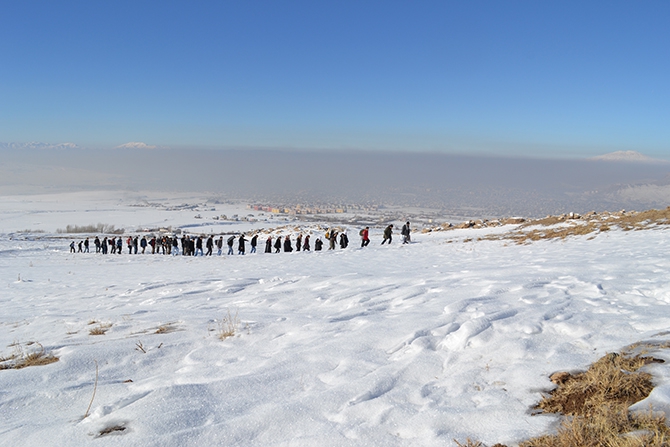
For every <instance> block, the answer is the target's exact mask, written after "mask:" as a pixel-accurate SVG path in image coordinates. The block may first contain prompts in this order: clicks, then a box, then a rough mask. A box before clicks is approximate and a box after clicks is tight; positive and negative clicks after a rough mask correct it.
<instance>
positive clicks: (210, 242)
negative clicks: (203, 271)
mask: <svg viewBox="0 0 670 447" xmlns="http://www.w3.org/2000/svg"><path fill="white" fill-rule="evenodd" d="M206 246H207V256H212V250H214V238H213V237H212V236H211V235H210V236H209V237H208V238H207V244H206Z"/></svg>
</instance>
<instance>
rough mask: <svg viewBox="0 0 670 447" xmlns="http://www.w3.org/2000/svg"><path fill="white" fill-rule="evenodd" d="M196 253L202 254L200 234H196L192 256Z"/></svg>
mask: <svg viewBox="0 0 670 447" xmlns="http://www.w3.org/2000/svg"><path fill="white" fill-rule="evenodd" d="M198 253H200V256H202V253H203V252H202V236H198V238H197V239H196V240H195V254H194V255H193V256H198Z"/></svg>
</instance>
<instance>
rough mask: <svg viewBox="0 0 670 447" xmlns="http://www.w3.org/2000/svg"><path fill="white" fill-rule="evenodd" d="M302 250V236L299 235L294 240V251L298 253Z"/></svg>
mask: <svg viewBox="0 0 670 447" xmlns="http://www.w3.org/2000/svg"><path fill="white" fill-rule="evenodd" d="M301 248H302V234H299V235H298V237H297V238H295V251H300V249H301Z"/></svg>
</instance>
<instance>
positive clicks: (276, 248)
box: [275, 236, 281, 253]
mask: <svg viewBox="0 0 670 447" xmlns="http://www.w3.org/2000/svg"><path fill="white" fill-rule="evenodd" d="M280 251H281V236H277V240H276V241H275V253H279V252H280Z"/></svg>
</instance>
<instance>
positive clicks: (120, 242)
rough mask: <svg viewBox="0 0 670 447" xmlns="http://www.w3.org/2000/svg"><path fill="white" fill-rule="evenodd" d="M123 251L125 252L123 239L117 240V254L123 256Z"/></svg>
mask: <svg viewBox="0 0 670 447" xmlns="http://www.w3.org/2000/svg"><path fill="white" fill-rule="evenodd" d="M122 251H123V238H118V239H117V240H116V252H117V253H118V254H121V252H122Z"/></svg>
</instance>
